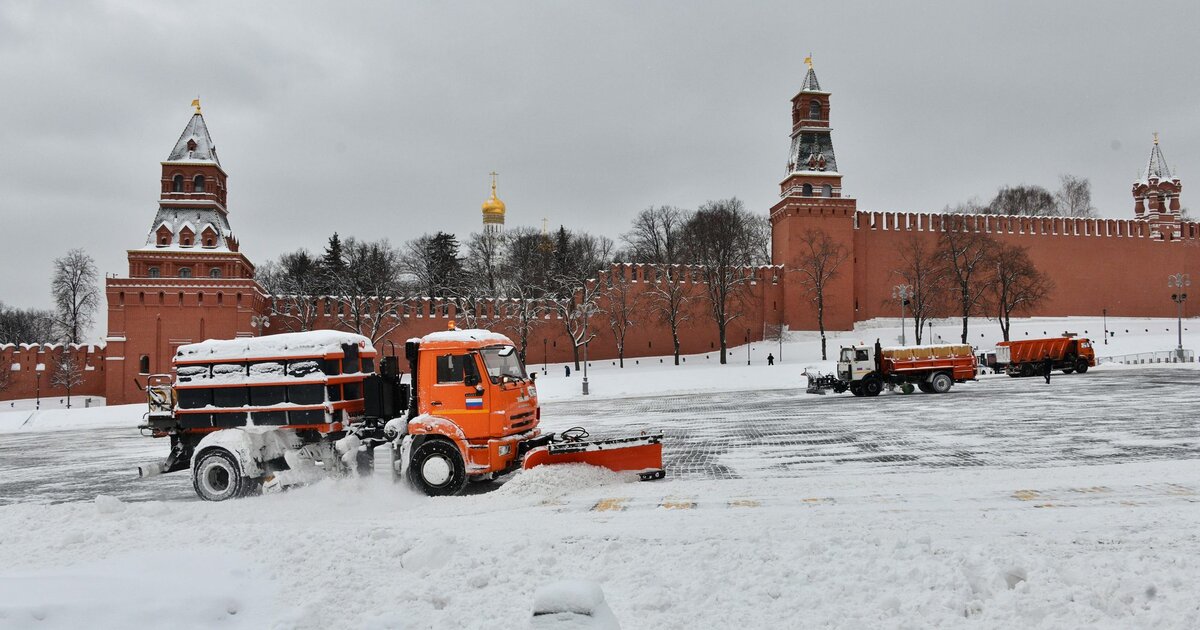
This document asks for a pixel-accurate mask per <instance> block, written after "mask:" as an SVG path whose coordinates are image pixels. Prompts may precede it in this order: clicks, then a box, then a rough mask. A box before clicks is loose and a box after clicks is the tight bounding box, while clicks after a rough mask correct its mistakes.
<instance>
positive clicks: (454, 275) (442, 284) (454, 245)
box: [425, 232, 463, 297]
mask: <svg viewBox="0 0 1200 630" xmlns="http://www.w3.org/2000/svg"><path fill="white" fill-rule="evenodd" d="M425 260H426V264H427V265H428V266H429V267H428V269H429V278H428V285H429V286H428V293H429V296H430V297H450V296H452V295H454V293H455V292H456V290H457V289H458V288H459V286H460V285H461V284H462V280H463V271H462V261H461V260H460V259H459V257H458V238H456V237H455V236H454V235H453V234H447V233H446V232H438V233H437V234H434V235H433V238H431V239H429V241H427V242H426V244H425Z"/></svg>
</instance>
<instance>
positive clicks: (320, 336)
mask: <svg viewBox="0 0 1200 630" xmlns="http://www.w3.org/2000/svg"><path fill="white" fill-rule="evenodd" d="M347 344H354V345H356V346H358V347H359V348H360V349H362V350H365V351H374V347H373V346H372V345H371V340H370V339H367V338H366V337H364V336H362V335H356V334H354V333H348V332H340V331H336V330H310V331H308V332H298V333H281V334H278V335H268V336H266V337H243V338H238V339H209V340H208V341H201V342H200V343H192V344H188V345H186V346H179V350H178V351H177V352H176V353H175V360H176V361H218V360H230V361H234V360H239V359H253V358H255V357H272V358H285V357H312V356H319V355H325V354H330V353H334V352H341V351H342V346H343V345H347Z"/></svg>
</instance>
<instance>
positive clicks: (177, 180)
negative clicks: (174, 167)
mask: <svg viewBox="0 0 1200 630" xmlns="http://www.w3.org/2000/svg"><path fill="white" fill-rule="evenodd" d="M171 192H183V175H176V176H175V177H172V178H171Z"/></svg>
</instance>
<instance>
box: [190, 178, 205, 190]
mask: <svg viewBox="0 0 1200 630" xmlns="http://www.w3.org/2000/svg"><path fill="white" fill-rule="evenodd" d="M192 181H193V184H192V190H194V191H195V192H198V193H199V192H204V176H203V175H197V176H196V179H194V180H192Z"/></svg>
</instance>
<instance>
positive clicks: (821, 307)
mask: <svg viewBox="0 0 1200 630" xmlns="http://www.w3.org/2000/svg"><path fill="white" fill-rule="evenodd" d="M817 328H818V329H820V331H821V360H822V361H828V360H829V357H828V354H827V353H826V352H825V298H824V291H823V290H822V291H821V292H820V293H818V294H817Z"/></svg>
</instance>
